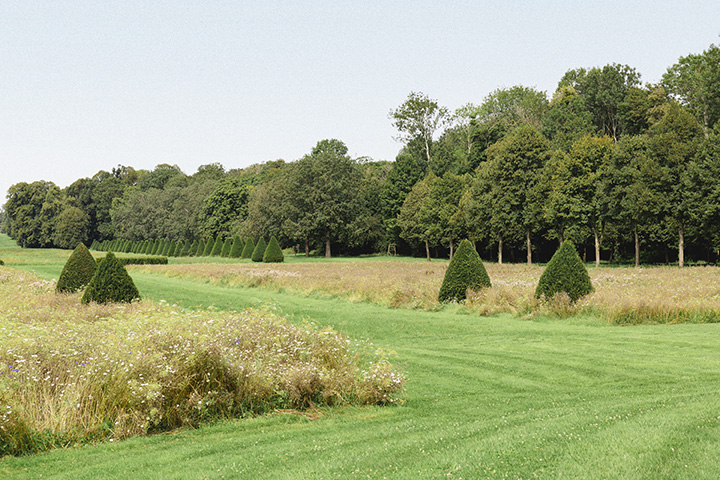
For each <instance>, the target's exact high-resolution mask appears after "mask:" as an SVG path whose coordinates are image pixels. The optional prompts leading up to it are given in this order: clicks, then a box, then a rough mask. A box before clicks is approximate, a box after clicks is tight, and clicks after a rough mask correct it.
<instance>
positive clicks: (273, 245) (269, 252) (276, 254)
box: [262, 235, 285, 263]
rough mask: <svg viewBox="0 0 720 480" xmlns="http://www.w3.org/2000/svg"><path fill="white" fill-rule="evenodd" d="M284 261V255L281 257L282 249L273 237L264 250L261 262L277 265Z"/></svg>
mask: <svg viewBox="0 0 720 480" xmlns="http://www.w3.org/2000/svg"><path fill="white" fill-rule="evenodd" d="M284 260H285V255H283V252H282V248H280V244H279V243H278V241H277V238H275V236H274V235H273V236H272V237H270V242H269V243H268V245H267V248H266V249H265V253H264V254H263V259H262V261H263V262H265V263H279V262H282V261H284Z"/></svg>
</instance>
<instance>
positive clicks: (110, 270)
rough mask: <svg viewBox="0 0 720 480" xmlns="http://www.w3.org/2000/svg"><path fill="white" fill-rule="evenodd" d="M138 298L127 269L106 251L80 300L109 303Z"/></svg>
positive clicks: (138, 295)
mask: <svg viewBox="0 0 720 480" xmlns="http://www.w3.org/2000/svg"><path fill="white" fill-rule="evenodd" d="M139 299H140V293H139V292H138V289H137V287H136V286H135V283H134V282H133V280H132V278H131V277H130V275H129V274H128V272H127V270H125V267H123V265H122V263H121V262H120V261H119V260H118V259H117V257H115V255H114V254H113V253H112V252H108V253H107V255H105V258H103V259H102V261H100V264H99V265H98V267H97V271H96V272H95V275H94V276H93V277H92V280H90V283H89V284H88V286H87V288H86V289H85V294H84V295H83V296H82V299H81V301H82V303H90V302H96V303H109V302H132V301H133V300H139Z"/></svg>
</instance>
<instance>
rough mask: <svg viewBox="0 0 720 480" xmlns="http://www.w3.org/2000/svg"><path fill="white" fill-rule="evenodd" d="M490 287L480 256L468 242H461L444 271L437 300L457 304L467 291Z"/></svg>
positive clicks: (463, 298) (465, 295)
mask: <svg viewBox="0 0 720 480" xmlns="http://www.w3.org/2000/svg"><path fill="white" fill-rule="evenodd" d="M490 286H491V282H490V277H489V276H488V274H487V271H486V270H485V265H484V264H483V262H482V260H481V259H480V255H478V253H477V252H476V251H475V248H473V246H472V244H471V243H470V242H469V241H468V240H463V241H462V242H460V246H459V247H458V249H457V251H456V252H455V255H453V258H452V260H450V264H449V265H448V268H447V270H445V279H444V280H443V283H442V286H441V287H440V294H439V295H438V300H439V301H440V302H451V301H453V300H455V301H458V302H459V301H461V300H465V298H466V297H467V291H468V289H472V290H480V289H481V288H487V287H490Z"/></svg>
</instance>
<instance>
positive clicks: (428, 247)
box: [425, 238, 430, 262]
mask: <svg viewBox="0 0 720 480" xmlns="http://www.w3.org/2000/svg"><path fill="white" fill-rule="evenodd" d="M425 254H426V255H427V261H428V262H429V261H430V242H428V239H427V238H426V239H425Z"/></svg>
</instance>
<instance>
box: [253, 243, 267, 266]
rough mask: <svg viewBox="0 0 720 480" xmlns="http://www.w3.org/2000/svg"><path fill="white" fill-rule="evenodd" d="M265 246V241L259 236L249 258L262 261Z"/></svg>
mask: <svg viewBox="0 0 720 480" xmlns="http://www.w3.org/2000/svg"><path fill="white" fill-rule="evenodd" d="M266 248H267V244H266V243H265V239H264V238H262V237H260V240H258V242H257V244H256V245H255V250H253V253H252V256H251V257H250V259H251V260H252V261H253V262H262V260H263V255H265V249H266Z"/></svg>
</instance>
